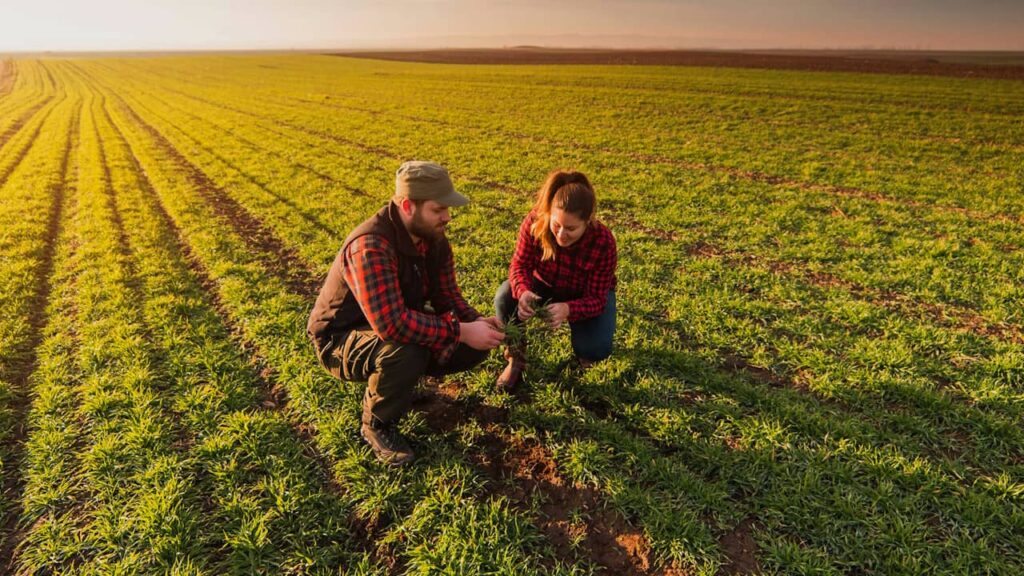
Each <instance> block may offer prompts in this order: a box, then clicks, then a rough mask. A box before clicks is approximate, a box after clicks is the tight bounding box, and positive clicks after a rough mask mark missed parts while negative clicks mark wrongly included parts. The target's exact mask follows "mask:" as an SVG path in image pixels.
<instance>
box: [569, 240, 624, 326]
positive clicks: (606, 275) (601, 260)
mask: <svg viewBox="0 0 1024 576" xmlns="http://www.w3.org/2000/svg"><path fill="white" fill-rule="evenodd" d="M581 256H582V257H583V258H585V259H586V261H593V262H595V264H594V269H593V270H592V271H591V272H590V273H589V274H588V275H587V280H586V284H585V285H584V288H583V296H582V297H580V298H577V299H575V300H570V301H569V302H567V304H569V318H568V321H569V322H579V321H580V320H586V319H588V318H596V317H597V316H600V315H601V313H603V312H604V307H605V304H607V303H608V292H609V291H611V290H612V289H613V288H615V280H616V279H615V267H616V266H617V265H618V253H617V249H616V247H615V237H614V236H612V233H611V232H610V231H609V230H608V229H607V228H602V235H601V238H600V239H599V240H598V241H597V242H594V244H593V245H592V246H589V247H588V250H587V253H585V254H581Z"/></svg>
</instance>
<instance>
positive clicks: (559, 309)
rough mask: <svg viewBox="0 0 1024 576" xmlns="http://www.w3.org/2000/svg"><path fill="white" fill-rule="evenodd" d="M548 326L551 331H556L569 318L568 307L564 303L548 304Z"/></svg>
mask: <svg viewBox="0 0 1024 576" xmlns="http://www.w3.org/2000/svg"><path fill="white" fill-rule="evenodd" d="M548 314H549V315H550V317H549V319H548V326H550V327H551V329H552V330H557V329H558V327H559V326H561V325H562V322H565V321H566V319H568V318H569V305H568V304H566V303H565V302H557V303H555V304H548Z"/></svg>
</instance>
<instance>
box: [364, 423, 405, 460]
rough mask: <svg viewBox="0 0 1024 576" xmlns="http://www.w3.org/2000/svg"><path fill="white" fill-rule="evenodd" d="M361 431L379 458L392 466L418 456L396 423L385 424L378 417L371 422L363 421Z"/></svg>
mask: <svg viewBox="0 0 1024 576" xmlns="http://www.w3.org/2000/svg"><path fill="white" fill-rule="evenodd" d="M360 432H361V433H362V435H363V438H365V439H366V442H367V444H369V445H370V447H371V448H373V453H374V454H376V455H377V459H378V460H380V461H381V462H383V463H385V464H390V465H391V466H403V465H405V464H408V463H410V462H412V461H413V460H414V459H415V458H416V453H415V452H413V451H412V448H410V447H409V443H408V442H407V441H406V440H405V438H403V437H402V435H401V434H400V433H399V432H398V426H397V425H395V424H393V423H392V424H383V423H381V422H380V421H379V420H377V419H376V418H374V419H373V421H372V423H371V424H366V423H363V426H362V428H361V429H360Z"/></svg>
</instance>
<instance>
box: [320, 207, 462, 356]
mask: <svg viewBox="0 0 1024 576" xmlns="http://www.w3.org/2000/svg"><path fill="white" fill-rule="evenodd" d="M366 234H377V235H379V236H383V237H384V238H385V239H387V241H388V244H390V245H391V247H392V249H394V251H395V253H396V254H397V256H398V285H399V286H400V287H401V290H402V297H403V298H404V299H405V307H406V308H409V309H412V310H417V311H420V312H422V311H423V307H424V304H426V303H427V302H429V301H431V300H433V298H432V297H433V295H434V293H435V291H436V290H437V284H438V282H437V279H438V278H440V275H441V266H442V265H443V263H444V262H445V261H446V260H447V257H448V254H449V253H450V252H451V246H450V245H449V244H448V239H447V238H444V237H441V238H439V239H437V240H434V241H432V242H430V244H429V246H430V248H429V249H428V250H427V256H426V258H424V257H423V256H420V253H419V252H418V251H417V250H416V245H415V244H413V241H412V237H411V236H409V232H408V231H407V230H406V229H405V226H404V225H403V224H402V220H401V218H400V217H399V215H398V206H397V205H396V204H395V203H394V202H389V203H388V205H387V206H385V207H383V208H381V209H380V211H379V212H377V213H376V214H374V215H373V216H371V217H370V218H369V219H367V220H366V221H365V222H363V223H362V224H360V225H359V226H357V227H356V229H355V230H353V231H352V233H351V234H349V235H348V238H346V239H345V242H344V244H342V246H341V250H339V251H338V255H337V256H335V257H334V263H333V264H331V270H330V271H329V272H328V273H327V280H326V281H325V282H324V285H323V286H322V287H321V288H320V294H319V295H318V296H317V297H316V304H315V305H314V306H313V312H312V313H311V314H310V315H309V322H307V324H306V332H307V333H308V334H309V336H310V337H311V338H312V339H313V341H314V342H316V343H317V346H318V347H319V345H320V343H322V342H323V341H324V340H325V339H327V338H329V337H330V336H332V335H334V334H337V333H339V332H344V331H346V330H351V329H352V328H355V327H357V326H366V325H368V322H367V320H366V315H365V314H363V310H362V308H360V307H359V303H358V302H356V299H355V297H354V296H353V295H352V293H351V291H350V290H349V287H348V284H346V283H345V275H344V269H345V268H344V267H345V251H346V250H347V249H348V246H349V244H351V243H352V241H353V240H355V239H356V238H359V237H360V236H364V235H366ZM424 273H426V274H427V278H429V279H430V280H431V281H430V293H429V294H425V293H424V290H423V274H424Z"/></svg>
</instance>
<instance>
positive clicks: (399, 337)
mask: <svg viewBox="0 0 1024 576" xmlns="http://www.w3.org/2000/svg"><path fill="white" fill-rule="evenodd" d="M468 202H469V200H468V199H467V198H466V197H465V196H463V195H461V194H459V193H458V192H456V191H455V188H454V186H453V185H452V182H451V179H450V178H449V177H448V172H447V171H446V170H445V169H444V168H442V167H441V166H438V165H437V164H433V163H429V162H418V161H413V162H406V163H404V164H402V166H401V167H400V168H399V169H398V172H397V174H396V178H395V196H394V198H392V200H391V202H389V203H388V205H387V206H385V207H384V208H382V209H381V210H380V211H379V212H377V213H376V214H374V215H373V216H371V217H370V218H369V219H368V220H366V221H365V222H363V223H362V224H360V225H359V226H357V227H356V229H355V230H353V231H352V233H351V234H349V235H348V237H347V238H346V239H345V241H344V243H343V244H342V247H341V250H340V251H339V252H338V255H337V257H336V258H335V259H334V263H333V264H332V265H331V269H330V272H328V274H327V280H326V282H325V283H324V285H323V287H322V288H321V289H320V294H319V295H318V296H317V299H316V304H315V305H314V307H313V312H312V314H311V315H310V317H309V323H308V324H307V331H308V332H309V335H310V338H311V339H312V340H313V344H314V346H315V348H316V353H317V357H318V359H319V360H320V363H321V364H322V365H323V367H324V368H325V369H327V371H328V372H330V373H331V374H332V375H333V376H335V377H336V378H339V379H341V380H346V381H360V382H361V381H365V382H366V383H367V386H366V392H365V394H364V396H363V414H362V426H361V428H360V431H361V433H362V436H363V438H365V439H366V441H367V443H369V445H370V446H371V447H372V448H373V451H374V453H375V454H376V455H377V458H379V459H380V460H381V461H383V462H386V463H388V464H392V465H396V466H397V465H402V464H406V463H408V462H411V461H412V460H413V459H414V458H415V454H414V452H413V450H412V449H411V448H410V446H409V444H408V442H407V441H406V440H405V438H403V437H402V436H401V435H400V434H399V433H398V431H397V425H398V423H399V421H400V420H401V419H402V417H403V416H404V415H405V414H406V412H408V411H409V408H410V406H411V404H412V396H413V393H414V390H415V387H416V384H417V382H418V381H419V379H420V378H421V377H423V376H425V375H430V376H443V375H445V374H451V373H453V372H460V371H463V370H468V369H470V368H472V367H474V366H476V365H477V364H479V363H480V362H481V361H482V360H483V359H484V358H485V357H486V356H487V353H488V351H490V350H492V349H493V348H495V347H497V346H498V345H499V344H500V343H501V341H502V339H503V338H504V334H503V332H502V331H501V328H502V324H501V323H500V322H499V321H498V320H497V318H495V317H489V318H484V317H482V315H481V314H480V313H479V312H477V311H476V310H474V309H473V308H472V307H471V306H469V304H467V303H466V300H465V299H464V298H463V297H462V293H461V292H460V291H459V287H458V284H457V283H456V281H455V271H454V260H453V256H452V249H451V246H450V245H449V243H448V239H447V238H446V237H445V233H444V232H445V226H446V225H447V224H448V222H449V221H450V220H451V215H450V214H449V208H451V207H455V206H463V205H465V204H466V203H468Z"/></svg>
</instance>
